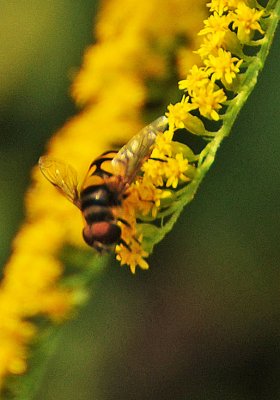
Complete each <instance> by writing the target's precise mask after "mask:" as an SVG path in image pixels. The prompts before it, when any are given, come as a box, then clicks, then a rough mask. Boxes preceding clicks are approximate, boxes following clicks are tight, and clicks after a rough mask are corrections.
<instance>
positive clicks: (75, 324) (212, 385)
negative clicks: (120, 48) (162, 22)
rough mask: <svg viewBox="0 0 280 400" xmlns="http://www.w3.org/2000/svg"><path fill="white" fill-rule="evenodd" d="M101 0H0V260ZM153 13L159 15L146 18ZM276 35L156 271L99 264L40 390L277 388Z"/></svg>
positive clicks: (81, 399)
mask: <svg viewBox="0 0 280 400" xmlns="http://www.w3.org/2000/svg"><path fill="white" fill-rule="evenodd" d="M96 8H97V2H95V1H93V0H91V1H90V0H84V1H73V0H60V1H58V2H52V1H50V0H49V1H45V2H41V1H39V0H30V1H29V2H28V3H24V2H21V1H3V0H2V1H1V16H0V22H1V23H0V34H1V35H0V36H1V41H0V76H1V87H0V113H1V136H0V142H1V147H0V152H1V156H0V182H1V188H2V190H1V191H0V201H1V211H0V231H1V252H0V257H1V264H2V265H3V264H4V263H5V260H6V259H7V257H8V255H9V252H10V242H11V240H12V237H13V236H14V234H15V233H16V231H17V229H18V227H19V225H20V223H21V221H22V220H23V213H24V211H23V195H24V191H25V189H26V187H27V185H28V182H29V172H30V168H31V167H32V165H34V164H35V163H36V162H37V159H38V157H39V156H40V154H41V152H42V151H43V148H44V144H45V142H46V140H47V139H48V137H49V136H50V135H51V133H52V132H54V131H55V130H56V129H57V128H59V127H60V126H61V125H62V124H63V123H64V122H65V120H67V118H69V117H70V116H71V115H73V114H74V112H75V109H74V106H73V104H72V102H71V100H70V97H69V95H68V92H69V83H70V81H71V76H72V75H73V72H74V71H75V70H76V69H77V68H78V67H79V64H80V62H81V58H82V54H83V51H84V49H85V47H86V46H87V45H88V44H90V43H91V41H92V34H91V32H92V20H93V18H94V15H95V13H96ZM151 22H152V21H151ZM279 39H280V32H278V35H277V37H276V38H275V42H274V47H273V48H272V51H271V53H270V56H269V59H268V61H267V64H266V66H265V70H264V72H263V73H262V74H261V77H260V80H259V82H258V84H257V87H256V89H255V91H254V93H253V94H252V95H251V97H250V99H249V101H248V103H247V105H246V107H245V108H244V109H243V110H242V112H241V115H240V116H239V118H238V121H237V123H236V124H235V127H234V129H233V132H232V135H231V136H230V137H229V138H228V139H227V140H226V141H225V142H224V143H223V145H222V147H221V149H220V151H219V153H218V156H217V159H216V162H215V164H214V166H213V167H212V170H211V171H210V172H209V173H208V175H207V177H206V179H205V181H204V182H203V184H202V186H201V188H200V190H199V192H198V194H197V196H196V199H195V201H193V203H191V204H190V206H188V207H187V209H186V210H185V212H184V213H183V215H182V216H181V218H180V220H179V221H178V222H177V224H176V226H175V229H174V230H173V231H172V233H171V234H169V235H168V236H167V237H166V238H165V240H164V241H163V242H162V243H161V244H160V245H158V246H157V247H156V250H155V252H154V254H153V256H152V257H151V258H150V264H151V268H150V270H149V271H148V272H143V271H140V270H139V272H138V273H137V274H136V276H132V275H131V274H130V273H129V272H128V270H127V269H125V268H123V269H122V268H120V267H119V266H118V265H117V264H114V265H112V266H110V267H109V268H108V269H107V270H106V271H104V273H102V274H99V275H98V277H97V280H96V282H95V283H94V287H93V289H92V292H93V296H92V299H91V301H90V303H89V304H88V305H87V306H86V308H84V309H83V310H82V312H81V314H80V315H79V317H78V318H77V319H76V320H74V321H71V322H69V323H68V324H67V325H65V326H64V328H63V337H61V343H60V344H61V345H60V347H59V349H58V351H57V352H56V354H55V355H54V357H53V358H52V359H51V360H50V361H49V370H48V373H47V375H46V377H45V379H44V382H43V386H42V388H41V390H40V392H39V393H38V396H37V399H41V400H51V399H56V400H60V399H61V400H62V399H67V400H74V399H75V400H88V399H95V400H110V399H135V400H138V399H139V400H140V399H141V400H145V399H154V400H157V399H160V400H165V399H176V400H181V399H191V400H204V399H207V400H212V399H213V400H225V399H226V400H239V399H242V400H243V399H244V400H253V399H258V400H264V399H269V400H274V399H275V400H276V399H279V398H280V382H279V378H280V348H279V345H280V340H279V328H280V320H279V311H280V309H279V281H280V279H279V278H280V273H279V240H280V235H279V225H280V207H279V202H280V185H279V182H280V168H279V153H280V135H279V124H280V113H279V104H280V90H279V65H280V52H279Z"/></svg>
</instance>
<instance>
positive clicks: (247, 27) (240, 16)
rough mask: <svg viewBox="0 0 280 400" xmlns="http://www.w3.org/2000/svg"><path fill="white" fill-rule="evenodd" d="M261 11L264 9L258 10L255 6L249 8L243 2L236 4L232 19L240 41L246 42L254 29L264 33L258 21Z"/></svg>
mask: <svg viewBox="0 0 280 400" xmlns="http://www.w3.org/2000/svg"><path fill="white" fill-rule="evenodd" d="M263 13H264V10H261V11H258V10H256V9H255V8H250V7H248V6H247V5H246V4H244V2H240V3H239V4H238V6H237V8H236V10H235V12H234V13H233V15H232V19H233V28H237V36H238V39H239V40H240V41H241V42H242V43H246V42H248V41H249V40H250V39H251V37H252V35H253V33H254V31H255V30H257V31H259V32H260V33H262V34H263V33H264V31H263V29H262V28H261V26H260V23H259V20H260V18H261V17H262V15H263Z"/></svg>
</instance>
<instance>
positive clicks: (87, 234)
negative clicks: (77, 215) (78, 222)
mask: <svg viewBox="0 0 280 400" xmlns="http://www.w3.org/2000/svg"><path fill="white" fill-rule="evenodd" d="M115 155H116V152H113V151H110V152H106V153H104V154H102V155H101V156H100V157H98V158H97V159H96V160H94V161H93V162H92V163H91V165H90V168H89V171H88V173H87V176H86V178H85V181H84V183H83V186H82V189H81V192H80V206H81V210H82V213H83V216H84V218H85V221H86V226H85V228H84V231H83V236H84V239H85V241H86V243H87V244H89V245H90V246H93V247H95V248H97V249H100V250H102V249H104V246H105V247H106V246H110V245H113V244H116V243H118V242H119V240H120V237H121V229H120V227H119V226H118V225H117V220H116V216H115V209H116V207H119V206H120V205H121V200H122V199H121V196H120V193H119V191H118V190H117V185H115V187H116V190H112V188H114V184H113V182H114V180H115V179H119V178H118V177H115V176H114V174H113V168H112V164H111V161H112V159H113V157H114V156H115Z"/></svg>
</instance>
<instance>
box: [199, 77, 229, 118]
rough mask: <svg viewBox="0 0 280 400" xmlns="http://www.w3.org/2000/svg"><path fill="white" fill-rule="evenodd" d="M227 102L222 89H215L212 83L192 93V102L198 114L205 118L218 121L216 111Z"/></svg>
mask: <svg viewBox="0 0 280 400" xmlns="http://www.w3.org/2000/svg"><path fill="white" fill-rule="evenodd" d="M226 100H227V97H226V95H225V92H224V90H223V89H217V88H216V87H215V84H214V83H213V82H212V81H209V82H208V83H207V85H205V86H202V87H201V88H199V89H198V90H197V91H196V92H194V93H193V97H192V102H193V104H194V105H195V106H196V107H198V109H199V112H200V113H201V115H203V116H204V117H206V118H209V119H213V120H214V121H218V120H219V119H220V116H219V114H218V111H219V110H220V109H221V108H222V105H221V104H222V103H224V102H225V101H226Z"/></svg>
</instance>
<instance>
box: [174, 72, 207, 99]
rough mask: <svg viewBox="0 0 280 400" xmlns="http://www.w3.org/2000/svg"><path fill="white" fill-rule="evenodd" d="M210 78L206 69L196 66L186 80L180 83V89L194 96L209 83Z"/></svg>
mask: <svg viewBox="0 0 280 400" xmlns="http://www.w3.org/2000/svg"><path fill="white" fill-rule="evenodd" d="M208 76H209V74H208V72H207V71H206V70H205V68H204V67H200V68H199V67H198V66H197V65H194V66H193V67H192V68H191V69H190V71H189V73H188V75H187V77H186V79H184V80H181V81H179V89H181V90H185V91H187V92H188V93H189V94H190V95H192V94H193V93H194V92H195V91H196V90H198V89H199V88H200V87H202V86H204V85H205V83H207V82H208Z"/></svg>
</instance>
